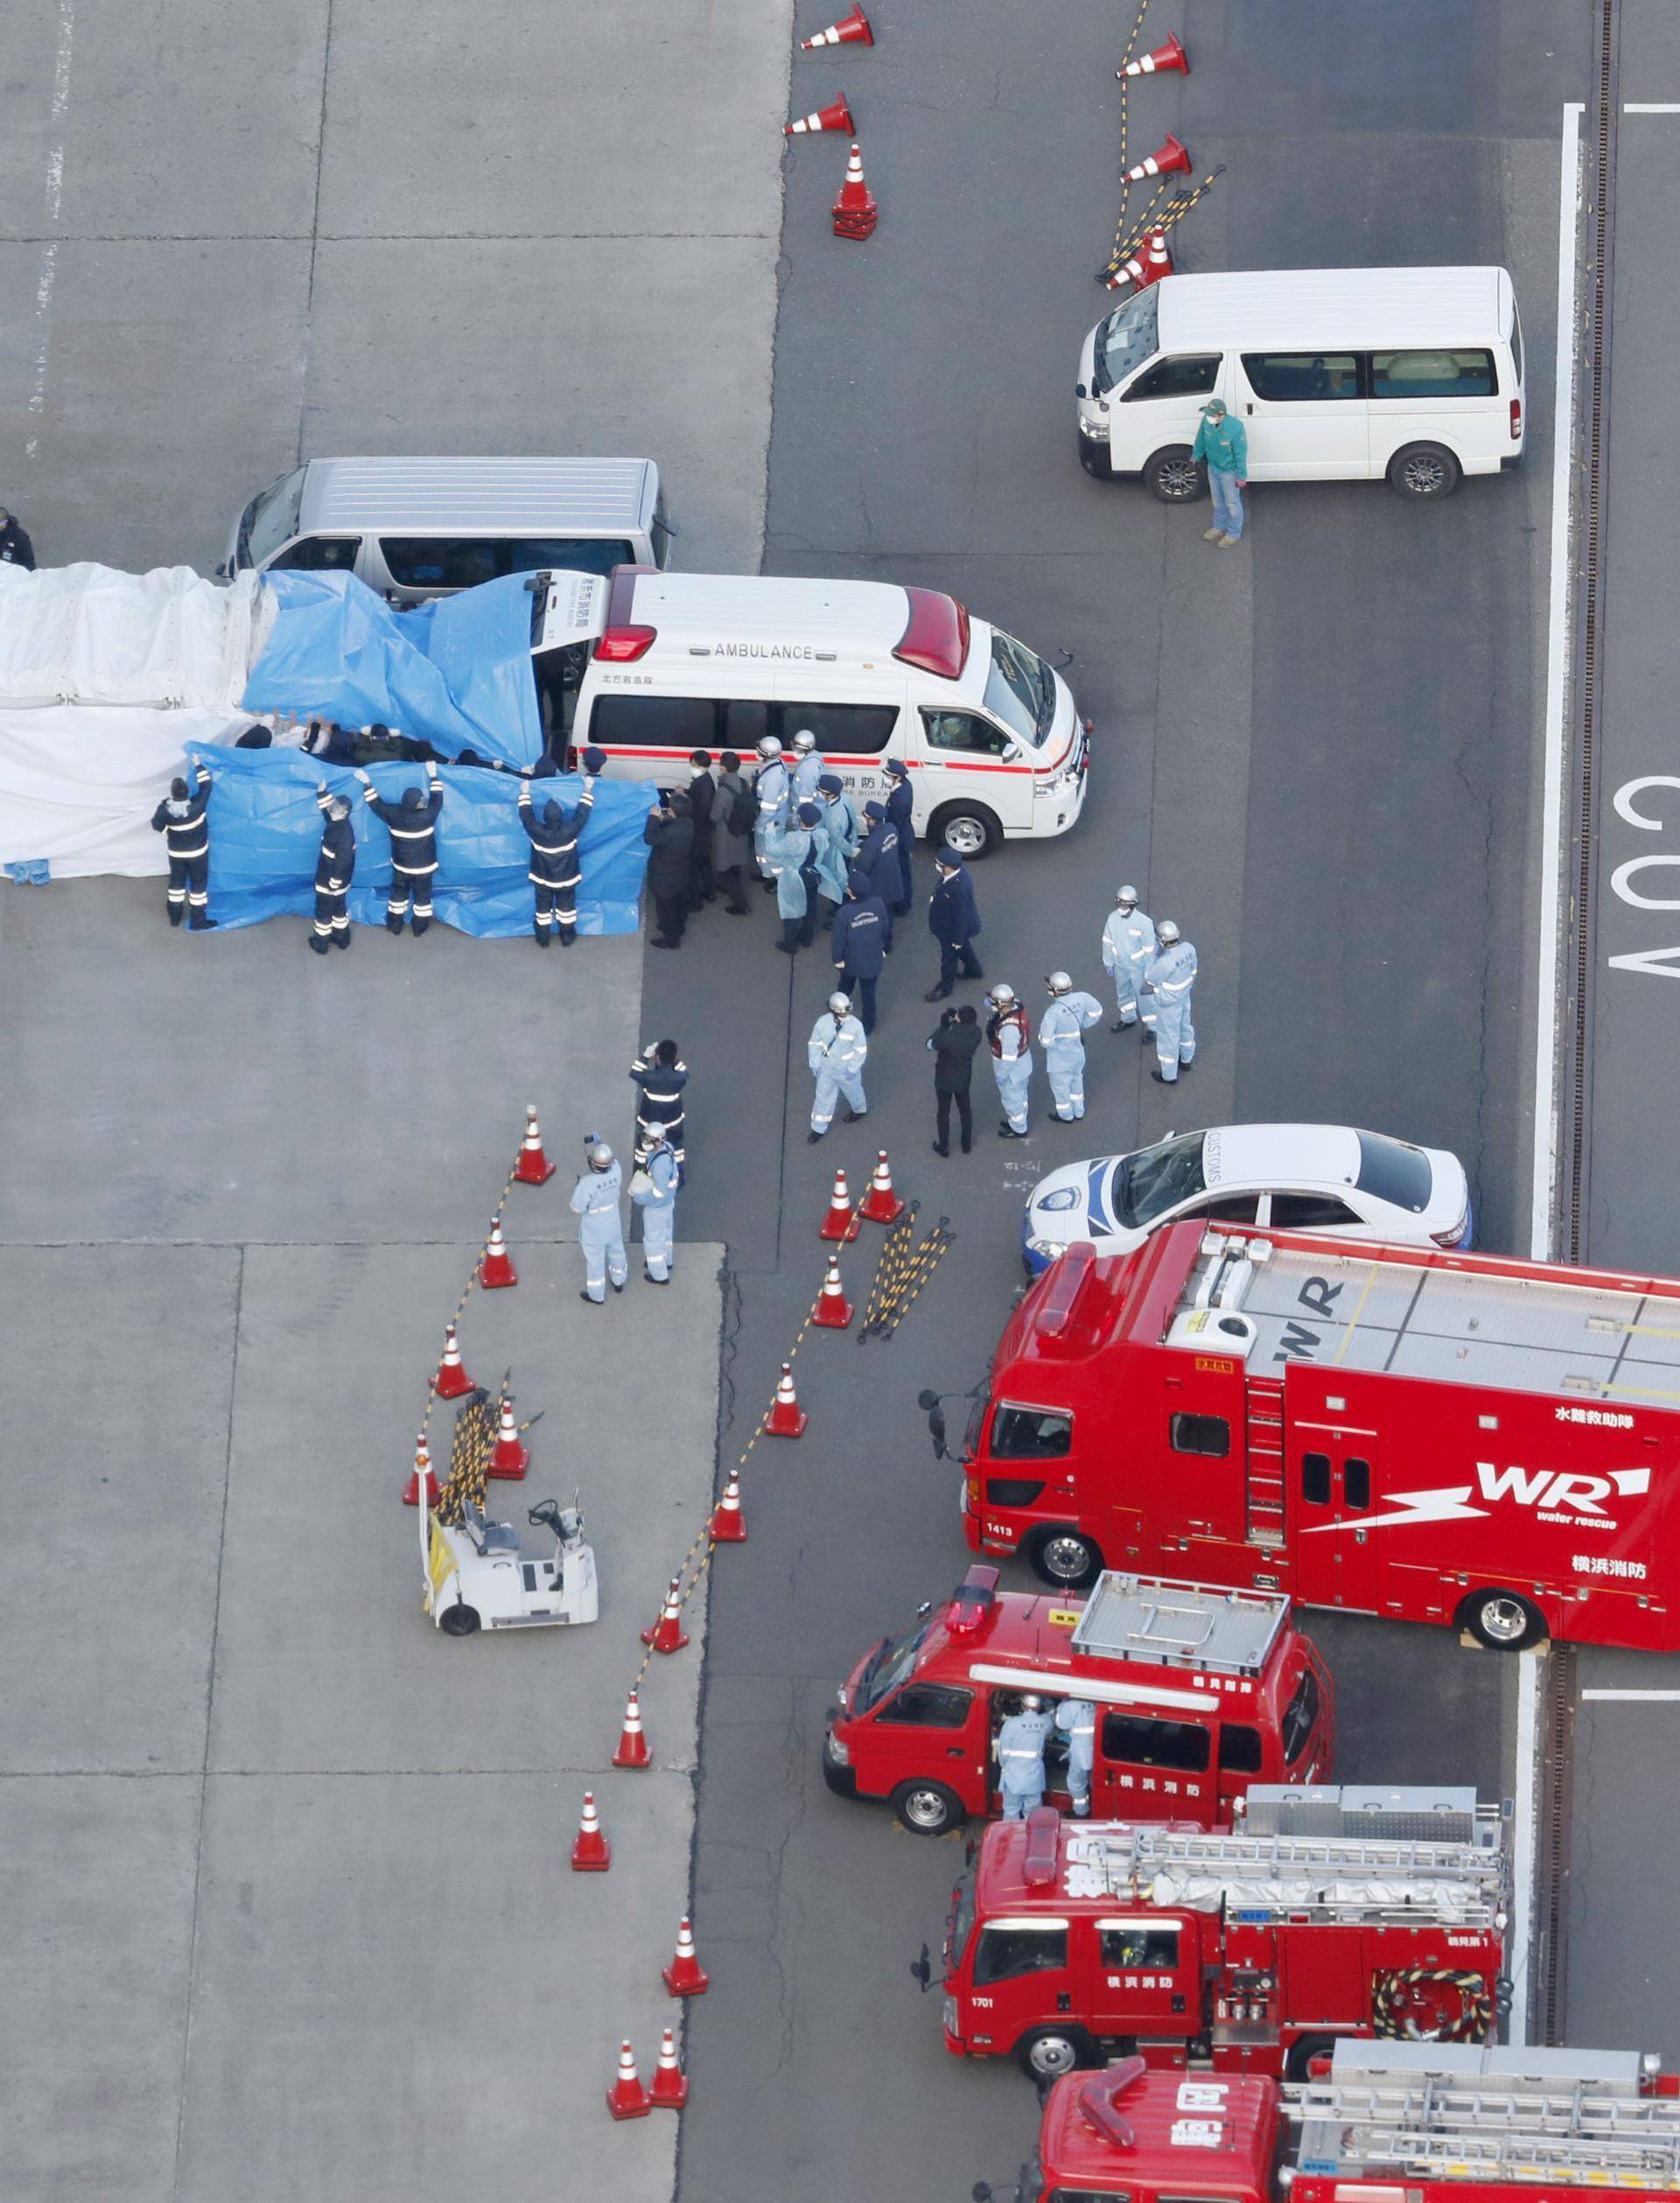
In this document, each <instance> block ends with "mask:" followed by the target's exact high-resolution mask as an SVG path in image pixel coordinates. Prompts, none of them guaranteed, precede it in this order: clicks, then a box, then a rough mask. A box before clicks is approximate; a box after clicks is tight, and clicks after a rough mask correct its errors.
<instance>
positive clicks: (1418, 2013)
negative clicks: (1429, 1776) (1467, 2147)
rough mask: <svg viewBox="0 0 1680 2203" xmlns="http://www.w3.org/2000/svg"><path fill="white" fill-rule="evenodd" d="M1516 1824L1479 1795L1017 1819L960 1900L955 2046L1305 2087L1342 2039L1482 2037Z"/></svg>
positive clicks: (1373, 1793)
mask: <svg viewBox="0 0 1680 2203" xmlns="http://www.w3.org/2000/svg"><path fill="white" fill-rule="evenodd" d="M1504 1828H1505V1822H1504V1819H1503V1817H1502V1815H1501V1814H1500V1812H1499V1810H1498V1808H1493V1807H1488V1806H1480V1805H1478V1804H1477V1802H1476V1799H1475V1795H1474V1792H1471V1791H1465V1790H1443V1791H1433V1790H1425V1789H1421V1788H1406V1789H1397V1790H1380V1789H1365V1788H1361V1789H1354V1788H1343V1789H1334V1788H1327V1789H1312V1790H1293V1789H1286V1788H1281V1787H1272V1786H1271V1785H1258V1786H1257V1787H1254V1788H1253V1789H1251V1790H1250V1792H1249V1794H1248V1799H1247V1801H1246V1805H1245V1807H1244V1808H1243V1809H1242V1810H1241V1811H1240V1812H1239V1814H1238V1815H1237V1822H1236V1828H1235V1829H1232V1830H1230V1831H1229V1832H1227V1833H1224V1834H1209V1833H1208V1832H1207V1831H1205V1830H1202V1829H1186V1828H1183V1827H1180V1826H1175V1825H1172V1824H1163V1823H1160V1822H1154V1823H1138V1822H1106V1823H1105V1822H1096V1821H1086V1822H1079V1821H1062V1820H1061V1819H1060V1818H1059V1817H1058V1816H1057V1815H1055V1814H1054V1813H1052V1812H1049V1811H1047V1810H1042V1811H1040V1812H1037V1813H1033V1814H1030V1815H1028V1817H1027V1818H1026V1820H1025V1821H1004V1822H998V1825H997V1826H996V1827H995V1828H991V1829H986V1831H985V1832H984V1836H982V1838H981V1840H980V1843H979V1846H978V1852H977V1858H976V1861H975V1864H974V1866H973V1868H972V1870H971V1871H970V1873H968V1874H967V1875H965V1876H964V1877H963V1879H962V1880H961V1881H960V1882H959V1883H958V1884H957V1886H956V1892H955V1893H954V1895H953V1898H952V1901H951V1913H950V1919H949V1925H948V1930H947V1935H946V1943H945V2006H944V2023H945V2047H946V2048H947V2049H948V2050H949V2051H950V2052H951V2053H952V2054H953V2055H954V2056H956V2057H959V2058H960V2057H964V2056H967V2057H982V2058H984V2057H1002V2056H1006V2055H1009V2054H1011V2053H1013V2055H1014V2057H1015V2059H1016V2060H1017V2061H1018V2062H1019V2064H1020V2066H1021V2067H1023V2069H1024V2070H1025V2071H1026V2073H1028V2074H1031V2075H1032V2076H1033V2078H1034V2079H1036V2080H1039V2081H1047V2080H1050V2079H1053V2078H1054V2077H1055V2076H1057V2075H1058V2074H1064V2073H1068V2072H1071V2071H1072V2070H1073V2069H1074V2068H1075V2067H1079V2066H1090V2065H1096V2064H1097V2063H1098V2062H1099V2061H1100V2060H1101V2059H1102V2058H1103V2057H1104V2056H1110V2055H1123V2054H1124V2055H1131V2053H1133V2052H1136V2053H1138V2054H1139V2055H1140V2056H1141V2057H1142V2058H1143V2059H1144V2060H1145V2063H1146V2064H1148V2065H1151V2066H1173V2067H1203V2068H1206V2069H1208V2070H1210V2071H1215V2072H1236V2073H1262V2074H1271V2075H1273V2076H1276V2075H1278V2074H1288V2075H1289V2076H1290V2077H1291V2078H1292V2079H1297V2078H1299V2077H1301V2076H1303V2075H1305V2074H1306V2071H1307V2068H1308V2066H1309V2064H1310V2063H1311V2061H1312V2060H1313V2059H1315V2058H1322V2057H1325V2056H1327V2055H1328V2053H1329V2052H1330V2051H1331V2050H1332V2049H1333V2048H1334V2045H1335V2043H1336V2040H1337V2039H1338V2038H1339V2037H1342V2036H1350V2035H1387V2036H1394V2037H1406V2038H1411V2039H1415V2040H1429V2041H1433V2042H1471V2041H1480V2040H1481V2038H1482V2037H1483V2035H1485V2034H1486V2033H1487V2032H1488V2031H1489V2029H1490V2028H1491V2027H1492V2025H1493V2022H1494V2018H1495V2011H1496V2010H1497V2008H1498V2004H1499V2002H1500V1999H1501V1995H1502V1990H1501V1985H1500V1974H1501V1968H1502V1963H1503V1958H1504V1935H1505V1925H1506V1913H1507V1906H1508V1903H1509V1872H1508V1869H1507V1862H1506V1854H1505V1846H1504V1842H1503V1831H1504ZM914 1970H915V1971H916V1972H917V1974H918V1976H919V1977H920V1978H921V1980H922V1983H923V1985H924V1987H925V1986H926V1985H927V1982H928V1970H929V1969H928V1965H927V1954H926V1951H925V1950H924V1952H923V1955H922V1958H921V1961H919V1962H918V1964H917V1966H916V1968H915V1969H914Z"/></svg>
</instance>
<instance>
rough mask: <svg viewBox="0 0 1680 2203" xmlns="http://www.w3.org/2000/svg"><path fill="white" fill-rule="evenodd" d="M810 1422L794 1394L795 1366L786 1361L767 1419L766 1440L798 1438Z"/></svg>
mask: <svg viewBox="0 0 1680 2203" xmlns="http://www.w3.org/2000/svg"><path fill="white" fill-rule="evenodd" d="M809 1421H810V1417H809V1416H808V1415H807V1414H806V1412H805V1410H804V1409H803V1408H802V1407H801V1406H800V1404H799V1401H798V1399H797V1397H796V1396H795V1392H794V1365H793V1363H792V1362H791V1361H784V1362H783V1363H782V1365H781V1377H780V1378H779V1379H778V1381H777V1383H776V1396H775V1398H774V1400H773V1401H772V1402H770V1412H769V1414H768V1416H767V1417H766V1418H765V1424H764V1435H765V1437H767V1438H796V1437H799V1436H800V1434H801V1432H802V1430H804V1428H805V1425H806V1424H807V1423H809Z"/></svg>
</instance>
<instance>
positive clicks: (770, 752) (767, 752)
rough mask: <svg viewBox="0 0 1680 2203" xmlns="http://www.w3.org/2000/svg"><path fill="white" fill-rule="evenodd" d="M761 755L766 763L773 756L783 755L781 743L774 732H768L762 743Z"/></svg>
mask: <svg viewBox="0 0 1680 2203" xmlns="http://www.w3.org/2000/svg"><path fill="white" fill-rule="evenodd" d="M759 755H760V757H761V758H762V759H764V760H765V762H766V763H767V764H768V763H769V761H770V759H772V758H779V757H780V756H781V743H780V742H778V741H777V739H776V738H775V736H774V734H767V735H766V736H765V738H764V739H763V741H762V742H760V745H759Z"/></svg>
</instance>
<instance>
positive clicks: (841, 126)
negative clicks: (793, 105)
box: [781, 92, 858, 137]
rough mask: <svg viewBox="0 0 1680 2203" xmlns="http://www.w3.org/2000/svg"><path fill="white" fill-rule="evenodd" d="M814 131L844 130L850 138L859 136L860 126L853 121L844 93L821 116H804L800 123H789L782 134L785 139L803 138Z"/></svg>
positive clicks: (801, 117)
mask: <svg viewBox="0 0 1680 2203" xmlns="http://www.w3.org/2000/svg"><path fill="white" fill-rule="evenodd" d="M812 130H844V132H845V134H846V136H848V137H855V136H857V132H858V125H857V124H856V123H855V122H853V121H852V119H851V108H849V107H848V106H847V105H846V95H845V94H844V92H843V93H842V94H841V95H840V97H839V98H838V99H837V101H835V102H834V105H833V106H832V107H825V108H823V111H822V113H821V114H820V115H801V116H800V118H799V120H798V122H789V123H788V124H787V125H786V126H785V127H784V129H783V130H782V133H781V134H782V136H784V137H803V136H805V135H806V134H807V132H809V131H812Z"/></svg>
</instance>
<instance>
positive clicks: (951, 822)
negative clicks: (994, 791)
mask: <svg viewBox="0 0 1680 2203" xmlns="http://www.w3.org/2000/svg"><path fill="white" fill-rule="evenodd" d="M1003 838H1004V829H1003V828H1002V827H1001V826H999V825H998V821H997V819H996V817H995V816H994V815H993V814H992V813H991V812H990V811H989V810H988V809H987V808H986V807H985V805H984V803H942V804H941V806H940V808H938V810H936V811H935V813H934V815H933V817H932V818H931V819H930V820H929V822H928V840H929V841H930V842H931V843H933V845H934V847H935V849H936V850H949V851H950V853H951V855H952V856H953V857H961V858H962V859H963V863H964V864H976V863H977V861H978V860H979V859H980V858H981V857H990V856H991V852H992V851H993V850H995V849H996V848H997V846H998V843H999V842H1001V841H1002V840H1003Z"/></svg>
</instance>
